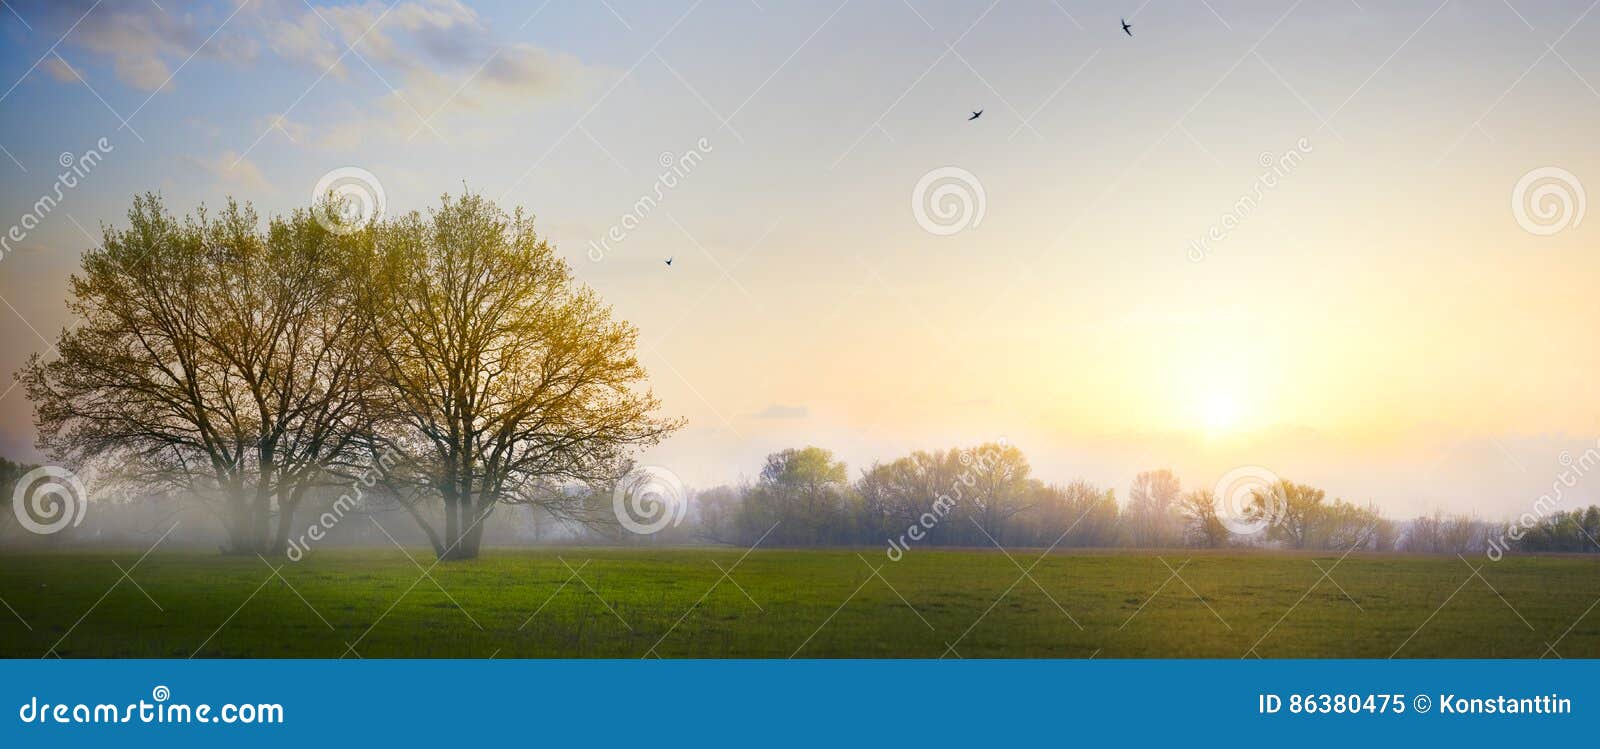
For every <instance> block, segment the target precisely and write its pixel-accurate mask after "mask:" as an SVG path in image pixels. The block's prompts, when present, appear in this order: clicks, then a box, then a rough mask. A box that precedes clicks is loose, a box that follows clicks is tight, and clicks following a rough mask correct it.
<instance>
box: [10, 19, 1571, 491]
mask: <svg viewBox="0 0 1600 749" xmlns="http://www.w3.org/2000/svg"><path fill="white" fill-rule="evenodd" d="M1592 7H1593V6H1592V5H1590V3H1588V2H1531V1H1529V0H1450V1H1449V2H1443V3H1441V2H1438V0H1422V1H1420V2H1396V3H1377V2H1372V0H1361V2H1350V1H1346V2H1340V1H1339V0H1333V1H1330V2H1318V3H1297V2H1294V0H1261V1H1259V2H1228V1H1226V0H1210V2H1175V1H1165V0H1150V2H1128V3H1123V4H1114V3H1113V4H1107V3H1100V2H1096V3H1086V2H1068V0H1060V2H1056V1H1055V0H1038V1H1033V0H1001V1H1000V2H975V3H974V2H964V3H959V2H933V1H931V0H904V1H897V0H848V1H846V2H842V3H841V2H834V1H828V2H819V3H784V2H778V1H777V0H706V1H705V2H693V1H692V0H687V1H682V2H638V3H635V2H621V1H617V0H610V1H609V2H599V1H598V0H595V1H594V2H580V1H577V0H551V1H550V2H532V3H471V4H457V3H454V2H441V1H439V0H401V2H397V3H395V4H394V5H393V6H390V5H389V4H388V3H384V2H376V1H374V2H366V3H348V2H342V3H327V2H312V3H309V4H308V3H307V2H302V1H301V0H292V1H286V0H275V1H274V2H248V3H243V4H235V3H233V2H218V3H180V2H177V0H161V1H160V4H157V2H152V1H151V0H117V1H115V2H113V1H111V0H106V1H105V2H99V3H96V2H94V0H72V1H71V2H59V3H43V2H9V1H8V3H7V8H8V9H9V10H8V11H6V12H0V38H3V39H4V45H3V47H0V86H3V87H9V91H8V92H7V93H5V94H4V98H3V99H0V147H3V148H4V149H5V150H6V153H8V154H9V158H7V157H0V173H4V174H6V179H5V181H4V182H3V184H0V208H4V209H5V210H6V211H7V212H8V213H7V214H4V215H0V223H3V224H6V225H13V224H15V223H16V222H18V221H20V220H21V218H22V216H23V215H24V214H25V213H26V212H27V211H28V210H29V209H30V207H31V206H33V205H34V203H35V201H36V200H37V199H38V197H39V196H40V195H43V194H46V193H48V192H50V191H52V190H53V185H54V183H55V182H56V179H57V173H58V172H59V169H58V167H57V166H56V165H57V159H58V158H59V156H60V155H61V154H62V153H63V152H70V153H72V154H75V155H81V154H82V153H83V152H84V151H85V150H87V149H90V148H93V147H94V146H95V144H96V143H97V142H99V140H100V139H101V138H105V139H106V141H107V143H109V144H110V145H111V147H112V149H111V151H110V152H109V153H108V154H106V156H105V159H104V162H103V163H102V164H100V165H99V166H97V167H96V168H95V170H94V171H93V173H92V174H90V175H88V176H87V177H86V178H85V179H84V180H82V183H81V184H80V185H79V186H77V187H76V188H73V189H71V190H70V191H68V192H67V193H66V194H65V196H64V198H63V200H62V202H61V204H60V206H58V207H57V208H56V209H55V210H54V211H52V212H50V213H49V215H47V216H45V217H43V219H42V220H41V221H40V223H39V226H38V227H37V228H36V229H34V230H32V231H29V232H28V233H27V237H26V240H25V241H23V242H20V243H14V244H13V245H12V251H10V252H8V253H6V254H5V255H4V256H3V257H0V297H3V298H4V299H5V301H6V304H7V305H8V306H9V307H10V309H0V335H3V336H4V340H5V341H6V343H7V344H8V345H6V346H5V347H4V349H3V350H0V368H3V369H5V370H6V371H8V372H9V371H11V370H14V369H15V368H16V366H18V365H19V364H20V363H21V362H22V360H23V359H24V357H25V356H26V355H27V354H28V353H31V352H33V351H45V352H48V348H47V344H46V342H45V341H44V340H41V337H42V338H44V339H49V338H53V336H54V332H55V331H57V330H59V329H60V328H61V327H62V326H63V325H66V324H69V323H70V322H71V320H70V319H69V318H68V317H67V315H66V312H65V309H64V306H63V304H62V298H63V293H64V288H65V281H66V278H67V275H68V274H69V273H70V272H71V271H72V269H73V267H74V266H75V264H76V260H77V254H78V252H79V251H81V250H82V249H83V248H84V247H85V246H88V245H89V244H90V243H91V242H92V237H90V236H86V234H87V235H93V234H95V233H97V226H98V225H99V224H100V223H102V222H108V223H115V222H117V221H119V220H120V218H121V215H122V213H123V212H124V211H125V210H126V208H127V206H128V204H129V202H130V196H131V195H132V194H133V193H135V192H140V191H145V190H155V191H159V192H161V193H162V194H163V195H164V196H165V197H166V198H167V200H168V201H169V204H170V205H171V206H172V208H173V209H174V210H176V211H187V210H190V209H192V208H193V207H195V206H197V205H199V204H201V203H203V202H204V203H210V204H216V203H219V202H220V201H222V200H223V199H224V196H227V195H233V196H236V197H239V198H242V199H248V200H250V201H252V202H254V203H255V204H256V205H257V207H258V208H260V209H261V210H263V211H266V212H270V211H282V210H287V209H289V208H291V207H295V206H299V205H304V204H305V203H307V202H308V201H309V200H310V198H311V195H312V192H313V189H314V186H315V185H316V184H317V182H318V179H319V178H320V177H321V176H322V175H324V174H326V173H328V172H329V171H331V170H334V169H337V168H340V167H347V166H356V167H360V168H362V169H364V170H366V171H368V172H370V173H371V174H373V175H374V176H375V177H376V178H377V180H379V182H380V183H381V184H382V187H383V190H384V195H385V199H386V205H387V209H388V210H390V211H405V210H424V209H426V207H427V206H428V205H429V204H430V202H432V201H433V200H434V199H435V198H436V197H437V195H438V194H439V193H441V192H446V191H450V192H457V191H460V190H461V189H463V185H465V186H466V187H468V188H470V189H472V190H476V191H481V192H483V193H484V194H486V195H489V196H490V197H493V198H496V199H498V200H499V201H500V202H501V203H502V204H504V205H507V206H515V205H521V206H524V207H526V208H528V209H529V210H531V211H532V212H534V213H535V214H536V215H537V216H538V219H539V225H540V226H541V227H542V228H543V231H545V232H546V233H547V234H548V236H549V237H551V238H552V239H553V240H554V241H555V242H556V243H557V245H558V247H559V249H560V251H561V252H562V254H564V255H565V256H567V257H568V258H569V259H570V260H571V261H572V263H573V266H574V268H575V270H576V272H577V274H578V276H579V278H580V279H581V280H583V281H584V282H586V283H589V284H591V285H593V286H595V287H596V288H597V289H598V290H599V291H600V292H601V293H602V294H603V295H604V296H605V297H606V298H607V299H608V300H609V301H611V302H612V303H613V304H614V305H615V306H616V308H617V312H618V314H620V315H621V316H623V317H626V318H627V319H629V320H632V321H634V322H635V323H636V324H638V326H639V327H640V329H641V334H642V336H641V338H642V341H643V343H644V346H643V350H644V351H643V357H644V361H645V363H646V365H647V366H648V367H649V368H650V371H651V374H652V381H653V383H654V384H655V386H656V388H657V390H658V391H659V392H660V394H661V395H662V396H663V398H664V400H665V402H666V404H667V407H668V410H669V411H671V412H672V413H674V414H677V415H684V416H687V417H688V418H689V422H690V426H689V428H688V429H687V430H685V432H683V433H682V434H681V435H679V436H677V437H675V438H674V439H673V440H672V441H671V442H669V443H668V444H666V445H663V446H662V448H660V450H658V451H657V453H655V454H653V455H652V456H651V459H652V460H655V461H657V462H660V463H662V464H665V465H669V466H672V467H673V468H674V469H675V470H678V471H679V472H680V473H682V474H683V475H684V476H685V478H686V479H687V480H688V481H690V483H694V484H701V485H703V484H707V483H711V482H714V481H722V480H727V479H731V478H734V477H736V476H737V475H738V474H739V473H741V472H743V473H749V472H752V471H754V470H755V468H756V467H757V466H758V465H759V460H760V457H761V456H762V455H763V454H765V453H766V452H768V451H771V450H775V449H779V448H782V447H787V446H791V445H794V444H801V443H817V444H821V445H824V446H829V447H832V448H834V449H836V450H838V451H839V452H840V453H841V454H842V455H844V456H845V457H846V458H847V459H849V460H850V462H851V463H852V466H853V467H860V466H862V465H863V464H864V463H865V462H867V461H869V460H870V459H872V458H885V457H892V456H894V455H896V454H899V453H901V452H904V451H905V450H909V449H912V448H921V447H936V446H941V445H948V444H953V443H955V442H976V441H980V440H989V439H995V438H997V437H1001V436H1004V437H1007V438H1009V439H1010V440H1011V441H1013V442H1015V443H1017V444H1020V445H1021V446H1022V447H1023V448H1024V449H1025V450H1027V451H1028V452H1029V454H1030V455H1031V456H1032V457H1033V459H1034V462H1035V464H1036V466H1037V467H1038V468H1039V471H1040V473H1041V474H1043V475H1045V476H1046V477H1047V478H1052V479H1068V478H1072V477H1074V476H1079V475H1082V476H1087V477H1089V478H1091V479H1094V480H1098V481H1102V482H1104V483H1107V484H1109V485H1112V486H1119V487H1120V486H1123V485H1125V484H1126V482H1127V479H1128V478H1129V477H1131V475H1132V473H1133V472H1134V471H1137V470H1140V469H1143V468H1153V467H1160V466H1168V465H1170V466H1173V467H1175V468H1177V469H1179V471H1180V473H1181V474H1183V475H1184V477H1185V479H1186V481H1188V482H1189V483H1191V484H1205V483H1207V482H1209V481H1210V480H1211V479H1212V478H1214V477H1215V476H1216V475H1218V474H1220V473H1222V472H1223V471H1226V470H1227V469H1228V468H1231V467H1233V466H1236V465H1240V464H1246V463H1252V464H1254V463H1259V464H1264V465H1271V466H1273V467H1274V470H1279V471H1280V472H1281V473H1285V474H1289V475H1292V477H1294V478H1297V479H1301V480H1312V481H1316V482H1318V483H1321V484H1323V485H1325V486H1328V487H1329V488H1330V490H1331V492H1330V493H1338V494H1344V495H1347V496H1350V497H1351V498H1355V499H1372V500H1375V501H1380V502H1383V503H1385V504H1386V505H1391V506H1395V507H1397V508H1401V509H1403V510H1404V511H1411V510H1416V511H1421V510H1425V509H1429V508H1431V507H1435V506H1446V507H1451V508H1457V509H1469V510H1476V511H1480V512H1483V513H1486V514H1499V513H1503V512H1508V511H1515V510H1517V509H1518V508H1519V507H1521V506H1522V505H1523V504H1526V503H1528V502H1531V501H1532V499H1533V498H1534V497H1535V496H1537V492H1539V491H1542V490H1541V489H1540V487H1541V486H1544V487H1546V488H1547V485H1548V483H1549V478H1550V474H1551V473H1552V472H1553V471H1555V470H1557V462H1556V461H1557V459H1558V456H1559V453H1560V451H1561V450H1563V449H1566V450H1569V451H1570V450H1574V449H1578V450H1582V449H1586V448H1587V447H1588V446H1590V445H1592V444H1593V443H1594V439H1593V436H1594V435H1595V434H1596V433H1600V419H1597V416H1600V411H1597V407H1600V395H1597V394H1596V393H1594V392H1593V389H1592V387H1588V384H1589V382H1590V381H1591V380H1592V377H1590V373H1592V372H1593V371H1594V367H1595V365H1596V364H1597V363H1600V362H1597V360H1596V358H1597V355H1596V353H1595V351H1594V349H1595V347H1593V346H1592V345H1589V344H1587V341H1588V340H1589V339H1591V338H1592V331H1593V329H1594V324H1595V323H1596V322H1600V307H1597V303H1596V302H1595V300H1594V299H1593V296H1594V295H1593V294H1592V293H1591V292H1592V288H1593V281H1594V280H1595V275H1596V274H1595V271H1594V260H1595V249H1596V247H1595V245H1596V242H1595V240H1594V237H1595V234H1594V229H1593V228H1592V225H1591V224H1590V223H1587V222H1582V221H1569V223H1571V224H1572V225H1571V226H1569V227H1566V228H1563V229H1562V230H1560V231H1557V232H1554V233H1551V234H1539V233H1536V232H1532V231H1528V230H1526V229H1524V228H1523V227H1522V226H1521V225H1519V222H1518V220H1517V216H1516V214H1515V213H1514V211H1513V209H1512V208H1511V206H1510V201H1509V200H1508V197H1509V196H1510V195H1511V194H1512V193H1513V191H1514V188H1515V186H1516V185H1517V184H1518V181H1519V179H1520V178H1521V177H1523V176H1524V175H1526V174H1529V173H1530V172H1532V171H1533V170H1535V169H1538V168H1542V167H1548V166H1555V167H1559V168H1560V169H1562V170H1564V172H1565V173H1567V174H1570V175H1574V177H1575V179H1577V180H1579V182H1578V184H1577V188H1578V189H1581V185H1582V181H1583V180H1585V179H1587V180H1588V181H1589V182H1590V183H1591V184H1600V179H1597V177H1596V176H1595V175H1600V159H1597V154H1596V151H1595V149H1594V146H1593V132H1594V123H1595V122H1596V119H1597V117H1600V92H1597V91H1596V90H1595V87H1594V86H1593V85H1591V82H1594V81H1600V52H1596V51H1595V50H1597V49H1600V45H1597V44H1596V41H1600V17H1596V16H1592V15H1590V13H1589V10H1590V9H1591V8H1592ZM1121 18H1128V19H1129V20H1130V22H1131V23H1132V24H1133V27H1134V36H1133V37H1131V38H1130V37H1127V36H1125V35H1123V34H1122V32H1121V30H1120V28H1119V20H1120V19H1121ZM80 76H81V79H80ZM13 82H14V83H13ZM0 90H3V89H0ZM976 109H983V110H984V115H983V117H982V118H981V119H979V120H977V121H974V122H969V121H967V116H968V112H969V111H972V110H976ZM702 143H703V144H705V147H704V148H703V149H702V147H701V145H700V144H702ZM691 150H694V151H703V153H701V154H700V155H701V156H702V157H703V158H702V159H701V160H699V161H697V162H696V163H695V166H694V167H693V169H692V171H691V172H690V173H686V174H684V175H681V178H679V179H676V180H675V181H674V184H673V185H672V186H671V187H668V188H666V189H664V190H662V189H660V188H659V186H658V182H659V180H660V179H661V173H662V172H663V170H662V168H661V166H660V163H661V162H660V159H661V157H662V155H663V154H671V155H672V156H673V157H681V156H682V155H683V154H684V153H686V152H688V151H691ZM1294 150H1299V151H1301V153H1300V155H1299V157H1297V161H1296V162H1295V165H1294V166H1293V168H1291V169H1289V170H1287V171H1286V172H1285V173H1284V174H1282V175H1279V177H1278V178H1277V179H1275V180H1274V184H1273V186H1271V187H1268V188H1265V189H1262V188H1261V187H1260V186H1259V184H1258V182H1259V180H1260V178H1261V175H1262V173H1263V167H1262V161H1261V159H1262V156H1263V154H1267V155H1270V156H1272V157H1273V158H1278V157H1281V156H1282V155H1284V154H1286V153H1288V152H1290V151H1294ZM13 159H14V160H15V161H14V162H13ZM945 166H955V167H959V168H960V169H962V170H964V171H966V172H967V173H969V174H971V175H973V177H974V179H975V180H977V181H978V183H979V184H981V186H982V189H983V196H984V197H983V200H984V213H983V218H982V221H981V222H979V223H977V224H975V225H972V226H967V227H964V228H963V229H962V230H961V231H958V232H955V233H953V234H951V235H949V236H941V235H938V234H935V233H930V232H928V231H925V230H924V229H923V228H922V227H921V226H920V225H919V224H918V222H917V221H916V220H915V215H914V214H913V212H912V210H911V208H910V205H911V197H912V193H913V190H914V186H915V185H916V184H917V183H918V180H919V178H921V177H922V176H923V175H925V174H928V173H929V172H930V171H932V170H934V169H936V168H939V167H945ZM656 194H659V195H660V200H659V202H658V204H657V205H656V206H655V207H654V208H653V209H651V210H650V211H648V212H646V213H645V214H642V215H641V214H639V213H638V211H636V209H635V205H636V201H638V200H639V199H640V197H641V196H644V195H656ZM1249 194H1254V195H1255V197H1257V198H1258V200H1256V201H1255V203H1254V205H1253V206H1252V207H1251V209H1250V210H1249V212H1248V215H1247V216H1242V217H1241V216H1238V215H1234V216H1232V218H1228V217H1229V216H1230V214H1233V212H1234V211H1235V206H1236V205H1237V201H1238V200H1239V199H1240V198H1241V196H1244V195H1249ZM1568 194H1569V195H1572V194H1573V193H1572V192H1571V190H1569V191H1568ZM1574 210H1575V209H1574ZM630 215H631V218H628V217H630ZM1570 218H1573V219H1575V218H1577V216H1576V215H1573V216H1571V217H1570ZM625 219H626V220H627V221H628V222H629V223H632V224H635V225H634V226H633V227H632V228H630V229H629V230H628V232H627V234H626V238H625V240H624V241H622V242H620V243H617V244H616V247H615V249H614V250H613V251H611V252H609V253H608V254H607V255H606V256H605V258H604V259H603V260H601V261H599V262H596V261H594V260H591V259H590V258H589V257H588V256H587V252H586V250H587V248H588V247H589V246H590V244H589V243H590V242H591V241H594V240H596V239H598V238H600V237H602V236H603V235H604V234H605V233H606V232H607V231H608V229H609V228H610V227H612V226H614V225H618V224H619V223H621V222H623V221H624V220H625ZM1225 221H1227V222H1232V223H1236V224H1237V225H1236V226H1235V227H1233V228H1229V229H1228V231H1227V232H1226V236H1225V238H1223V239H1221V240H1219V241H1216V242H1214V243H1213V245H1214V246H1213V247H1212V248H1211V252H1210V254H1209V255H1208V256H1207V257H1206V258H1205V259H1204V260H1203V262H1193V261H1192V260H1191V259H1190V258H1188V257H1186V248H1187V247H1189V245H1190V242H1191V241H1193V240H1195V239H1196V238H1199V237H1201V236H1203V235H1205V233H1206V232H1207V231H1208V230H1209V229H1210V228H1211V227H1213V226H1218V225H1221V224H1223V223H1224V222H1225ZM80 227H81V228H80ZM0 228H4V227H0ZM667 257H674V258H675V261H674V264H673V266H672V267H671V269H670V271H669V270H668V269H667V268H666V267H665V266H664V264H663V263H662V262H661V261H662V260H664V259H665V258H667ZM29 413H30V410H29V407H28V405H27V403H26V401H25V399H23V398H22V397H21V394H20V392H12V393H8V394H7V395H5V396H4V397H0V452H5V453H7V454H11V455H17V456H21V457H36V456H35V455H34V454H33V453H32V452H31V447H30V443H31V440H32V432H31V427H30V426H29Z"/></svg>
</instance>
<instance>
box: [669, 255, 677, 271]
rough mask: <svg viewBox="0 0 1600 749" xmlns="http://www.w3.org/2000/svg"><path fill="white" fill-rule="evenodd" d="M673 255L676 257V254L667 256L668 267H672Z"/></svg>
mask: <svg viewBox="0 0 1600 749" xmlns="http://www.w3.org/2000/svg"><path fill="white" fill-rule="evenodd" d="M675 257H677V256H676V255H674V256H672V257H669V258H667V267H668V268H671V267H672V260H673V258H675Z"/></svg>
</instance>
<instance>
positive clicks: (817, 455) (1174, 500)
mask: <svg viewBox="0 0 1600 749" xmlns="http://www.w3.org/2000/svg"><path fill="white" fill-rule="evenodd" d="M692 507H693V508H694V510H693V512H692V513H691V514H690V516H689V520H688V522H686V524H685V525H683V526H681V527H679V528H677V529H674V530H672V531H669V532H667V533H666V534H665V535H663V536H658V537H655V538H654V539H652V540H654V541H656V542H667V543H686V542H693V541H711V542H716V543H727V544H738V545H750V544H753V543H755V541H756V540H758V539H764V541H763V543H764V544H774V545H789V546H811V545H881V544H884V543H886V542H889V543H896V542H902V543H903V541H904V539H905V537H906V535H907V531H908V529H910V528H912V527H916V528H918V529H919V530H918V531H917V532H916V536H915V539H914V541H915V543H916V544H917V545H927V546H955V547H988V546H993V545H994V544H996V543H999V544H1001V545H1003V546H1006V547H1008V548H1009V547H1013V546H1024V547H1048V546H1052V545H1055V546H1058V547H1067V548H1082V547H1129V548H1171V547H1198V548H1218V547H1226V546H1237V545H1271V546H1278V547H1283V548H1293V549H1324V550H1338V551H1345V550H1349V549H1352V548H1355V549H1360V550H1368V551H1408V552H1419V553H1452V554H1453V553H1483V552H1485V551H1488V550H1490V549H1491V548H1493V547H1494V545H1495V544H1496V543H1497V542H1498V543H1499V544H1500V546H1501V548H1502V549H1507V550H1518V551H1572V552H1589V553H1600V541H1597V540H1596V539H1600V507H1589V508H1587V509H1582V510H1577V511H1572V512H1557V513H1554V514H1552V515H1550V516H1548V517H1545V518H1541V519H1539V520H1538V521H1537V522H1536V523H1535V524H1533V525H1529V526H1527V527H1525V528H1522V529H1520V530H1518V531H1517V532H1514V533H1513V532H1512V530H1513V529H1514V528H1516V526H1513V525H1508V524H1506V523H1493V522H1488V521H1483V520H1480V519H1477V518H1475V517H1471V516H1464V515H1445V514H1443V513H1435V514H1434V515H1431V516H1423V517H1418V518H1415V519H1412V520H1409V521H1395V520H1392V519H1389V518H1386V517H1384V516H1383V515H1382V513H1380V512H1379V511H1378V510H1377V509H1376V508H1375V507H1372V506H1370V505H1357V504H1355V503H1352V502H1348V501H1345V500H1342V499H1337V498H1335V499H1329V498H1328V497H1327V495H1326V493H1325V492H1324V491H1323V490H1321V489H1317V488H1315V487H1312V486H1308V485H1305V484H1299V483H1295V482H1292V481H1280V482H1279V483H1278V484H1277V485H1275V486H1272V487H1265V486H1263V487H1259V488H1257V490H1256V491H1255V492H1254V493H1253V494H1252V496H1251V501H1249V502H1248V503H1247V504H1246V506H1245V507H1243V508H1242V511H1241V512H1239V517H1238V518H1237V519H1238V520H1240V521H1242V522H1241V524H1244V525H1248V526H1251V527H1259V528H1260V530H1258V531H1256V532H1253V533H1247V534H1243V535H1241V534H1238V533H1235V532H1234V531H1232V530H1231V529H1230V524H1229V523H1228V522H1225V521H1226V520H1227V519H1228V515H1227V513H1226V510H1225V508H1223V507H1222V506H1221V503H1220V502H1219V500H1218V498H1217V497H1216V496H1215V495H1214V494H1213V493H1212V491H1211V490H1210V489H1195V490H1191V491H1184V490H1183V487H1182V483H1181V481H1180V480H1179V478H1178V477H1177V475H1176V474H1174V473H1173V472H1172V471H1170V470H1165V469H1163V470H1156V471H1146V472H1144V473H1140V474H1139V475H1137V476H1136V477H1135V478H1134V480H1133V482H1132V484H1131V485H1130V486H1129V487H1128V493H1127V500H1126V501H1125V502H1123V501H1119V499H1118V497H1117V493H1116V491H1114V490H1112V489H1107V488H1102V487H1099V486H1096V485H1094V484H1092V483H1089V482H1086V481H1074V482H1071V483H1068V484H1051V483H1046V482H1043V481H1041V480H1039V479H1037V478H1034V477H1033V476H1032V474H1031V469H1030V466H1029V464H1028V461H1027V459H1026V457H1025V456H1024V455H1023V453H1022V451H1021V450H1019V449H1017V448H1016V447H1013V446H1006V445H998V444H986V445H980V446H978V447H976V448H971V449H950V450H946V451H932V452H927V451H918V452H914V453H911V454H910V455H907V456H905V457H902V458H899V459H897V460H893V461H890V462H887V463H883V462H879V463H874V464H873V465H871V466H870V467H868V468H867V469H866V470H864V471H862V472H861V474H860V476H859V477H857V478H856V479H855V480H854V481H852V480H851V479H850V477H849V472H848V470H847V467H846V466H845V464H844V463H843V462H841V461H839V460H838V459H836V458H835V457H834V455H833V454H832V453H831V452H830V451H828V450H825V449H822V448H819V447H806V448H800V449H790V450H784V451H782V452H778V453H773V454H772V455H769V456H768V457H767V460H766V464H765V465H764V466H763V468H762V470H761V472H760V474H759V475H758V477H757V478H756V479H755V480H754V481H752V482H749V483H746V484H741V485H737V486H719V487H716V488H713V489H709V490H706V491H702V492H698V493H697V494H695V496H694V497H693V502H692ZM1235 525H1236V526H1237V525H1239V524H1235Z"/></svg>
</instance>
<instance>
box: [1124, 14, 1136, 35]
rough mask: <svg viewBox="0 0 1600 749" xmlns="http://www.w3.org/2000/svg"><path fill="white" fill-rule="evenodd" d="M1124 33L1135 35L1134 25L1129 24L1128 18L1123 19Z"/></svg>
mask: <svg viewBox="0 0 1600 749" xmlns="http://www.w3.org/2000/svg"><path fill="white" fill-rule="evenodd" d="M1122 33H1124V34H1127V35H1128V36H1133V27H1132V26H1129V25H1128V19H1126V18H1124V19H1122Z"/></svg>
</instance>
